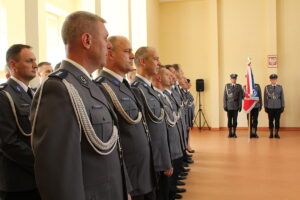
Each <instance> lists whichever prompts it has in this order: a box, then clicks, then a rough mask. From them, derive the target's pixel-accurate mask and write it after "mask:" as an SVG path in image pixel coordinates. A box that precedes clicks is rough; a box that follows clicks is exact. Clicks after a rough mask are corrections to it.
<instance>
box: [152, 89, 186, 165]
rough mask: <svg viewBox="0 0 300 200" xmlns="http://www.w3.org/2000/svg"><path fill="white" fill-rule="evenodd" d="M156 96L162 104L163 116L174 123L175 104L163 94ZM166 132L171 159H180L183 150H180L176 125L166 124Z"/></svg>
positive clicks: (178, 132)
mask: <svg viewBox="0 0 300 200" xmlns="http://www.w3.org/2000/svg"><path fill="white" fill-rule="evenodd" d="M158 95H159V97H160V99H161V101H162V102H163V106H164V110H165V114H166V115H168V117H169V118H170V120H171V121H174V120H175V119H174V116H173V112H177V110H176V104H175V102H173V101H171V100H169V99H167V98H168V97H167V96H166V95H165V94H160V93H159V94H158ZM173 108H174V109H173ZM167 132H168V142H169V149H170V155H171V159H172V160H175V159H178V158H181V157H182V156H183V153H182V152H183V150H182V149H181V142H180V131H179V127H178V123H176V124H175V125H174V126H171V125H170V124H168V123H167Z"/></svg>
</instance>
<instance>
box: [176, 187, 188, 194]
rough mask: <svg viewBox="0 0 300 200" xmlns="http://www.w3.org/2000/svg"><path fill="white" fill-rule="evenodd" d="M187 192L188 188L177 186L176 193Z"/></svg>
mask: <svg viewBox="0 0 300 200" xmlns="http://www.w3.org/2000/svg"><path fill="white" fill-rule="evenodd" d="M184 192H186V189H184V188H176V193H184Z"/></svg>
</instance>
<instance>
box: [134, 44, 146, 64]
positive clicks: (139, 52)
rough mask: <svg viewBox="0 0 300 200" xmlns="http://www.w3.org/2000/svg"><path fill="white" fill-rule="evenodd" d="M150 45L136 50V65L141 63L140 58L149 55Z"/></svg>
mask: <svg viewBox="0 0 300 200" xmlns="http://www.w3.org/2000/svg"><path fill="white" fill-rule="evenodd" d="M149 48H150V47H140V48H139V49H138V50H137V51H136V52H135V56H134V64H135V66H137V67H138V66H139V65H140V59H145V58H147V57H148V50H149Z"/></svg>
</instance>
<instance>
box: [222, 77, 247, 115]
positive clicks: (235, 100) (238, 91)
mask: <svg viewBox="0 0 300 200" xmlns="http://www.w3.org/2000/svg"><path fill="white" fill-rule="evenodd" d="M243 98H244V91H243V89H242V86H241V85H240V84H235V86H234V87H233V86H232V84H231V83H228V84H226V85H225V89H224V98H223V103H224V105H223V106H224V110H239V109H241V108H242V100H243Z"/></svg>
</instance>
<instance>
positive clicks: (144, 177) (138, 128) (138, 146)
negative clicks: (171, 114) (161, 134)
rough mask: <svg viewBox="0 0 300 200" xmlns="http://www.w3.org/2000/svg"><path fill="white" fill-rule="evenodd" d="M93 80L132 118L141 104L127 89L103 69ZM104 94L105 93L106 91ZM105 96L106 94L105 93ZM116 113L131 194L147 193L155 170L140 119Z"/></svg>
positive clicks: (151, 188)
mask: <svg viewBox="0 0 300 200" xmlns="http://www.w3.org/2000/svg"><path fill="white" fill-rule="evenodd" d="M96 81H97V82H98V83H99V85H100V86H101V87H102V88H103V86H102V85H101V83H107V84H108V85H109V86H110V87H111V88H112V90H113V91H114V93H115V94H116V96H117V98H118V99H119V101H120V103H121V105H122V107H123V109H124V110H125V112H126V113H127V114H128V115H129V116H130V117H131V118H132V119H136V118H137V116H138V112H139V111H140V110H141V108H140V106H141V105H140V102H138V100H137V99H136V98H135V96H134V94H133V92H132V91H131V89H129V88H128V87H127V86H126V85H125V84H124V83H121V82H120V81H119V80H117V79H116V78H115V77H114V76H113V75H111V74H109V73H108V72H106V71H102V72H101V73H100V77H99V78H97V79H96ZM103 90H105V89H103ZM106 95H107V96H108V94H107V93H106ZM108 98H110V97H109V96H108ZM116 113H117V116H118V123H119V127H120V140H121V144H122V147H123V152H124V160H125V163H126V167H127V171H128V175H129V178H130V182H131V185H132V187H133V191H132V192H131V195H132V196H137V195H143V194H146V193H149V192H151V191H152V190H153V188H154V184H155V177H154V175H155V174H154V167H153V160H152V155H151V144H150V141H149V138H148V137H147V134H146V131H145V128H144V126H143V122H142V121H141V122H139V123H137V124H129V123H128V122H127V121H126V120H125V119H124V118H123V117H122V116H121V115H120V114H119V113H118V111H116Z"/></svg>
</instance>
